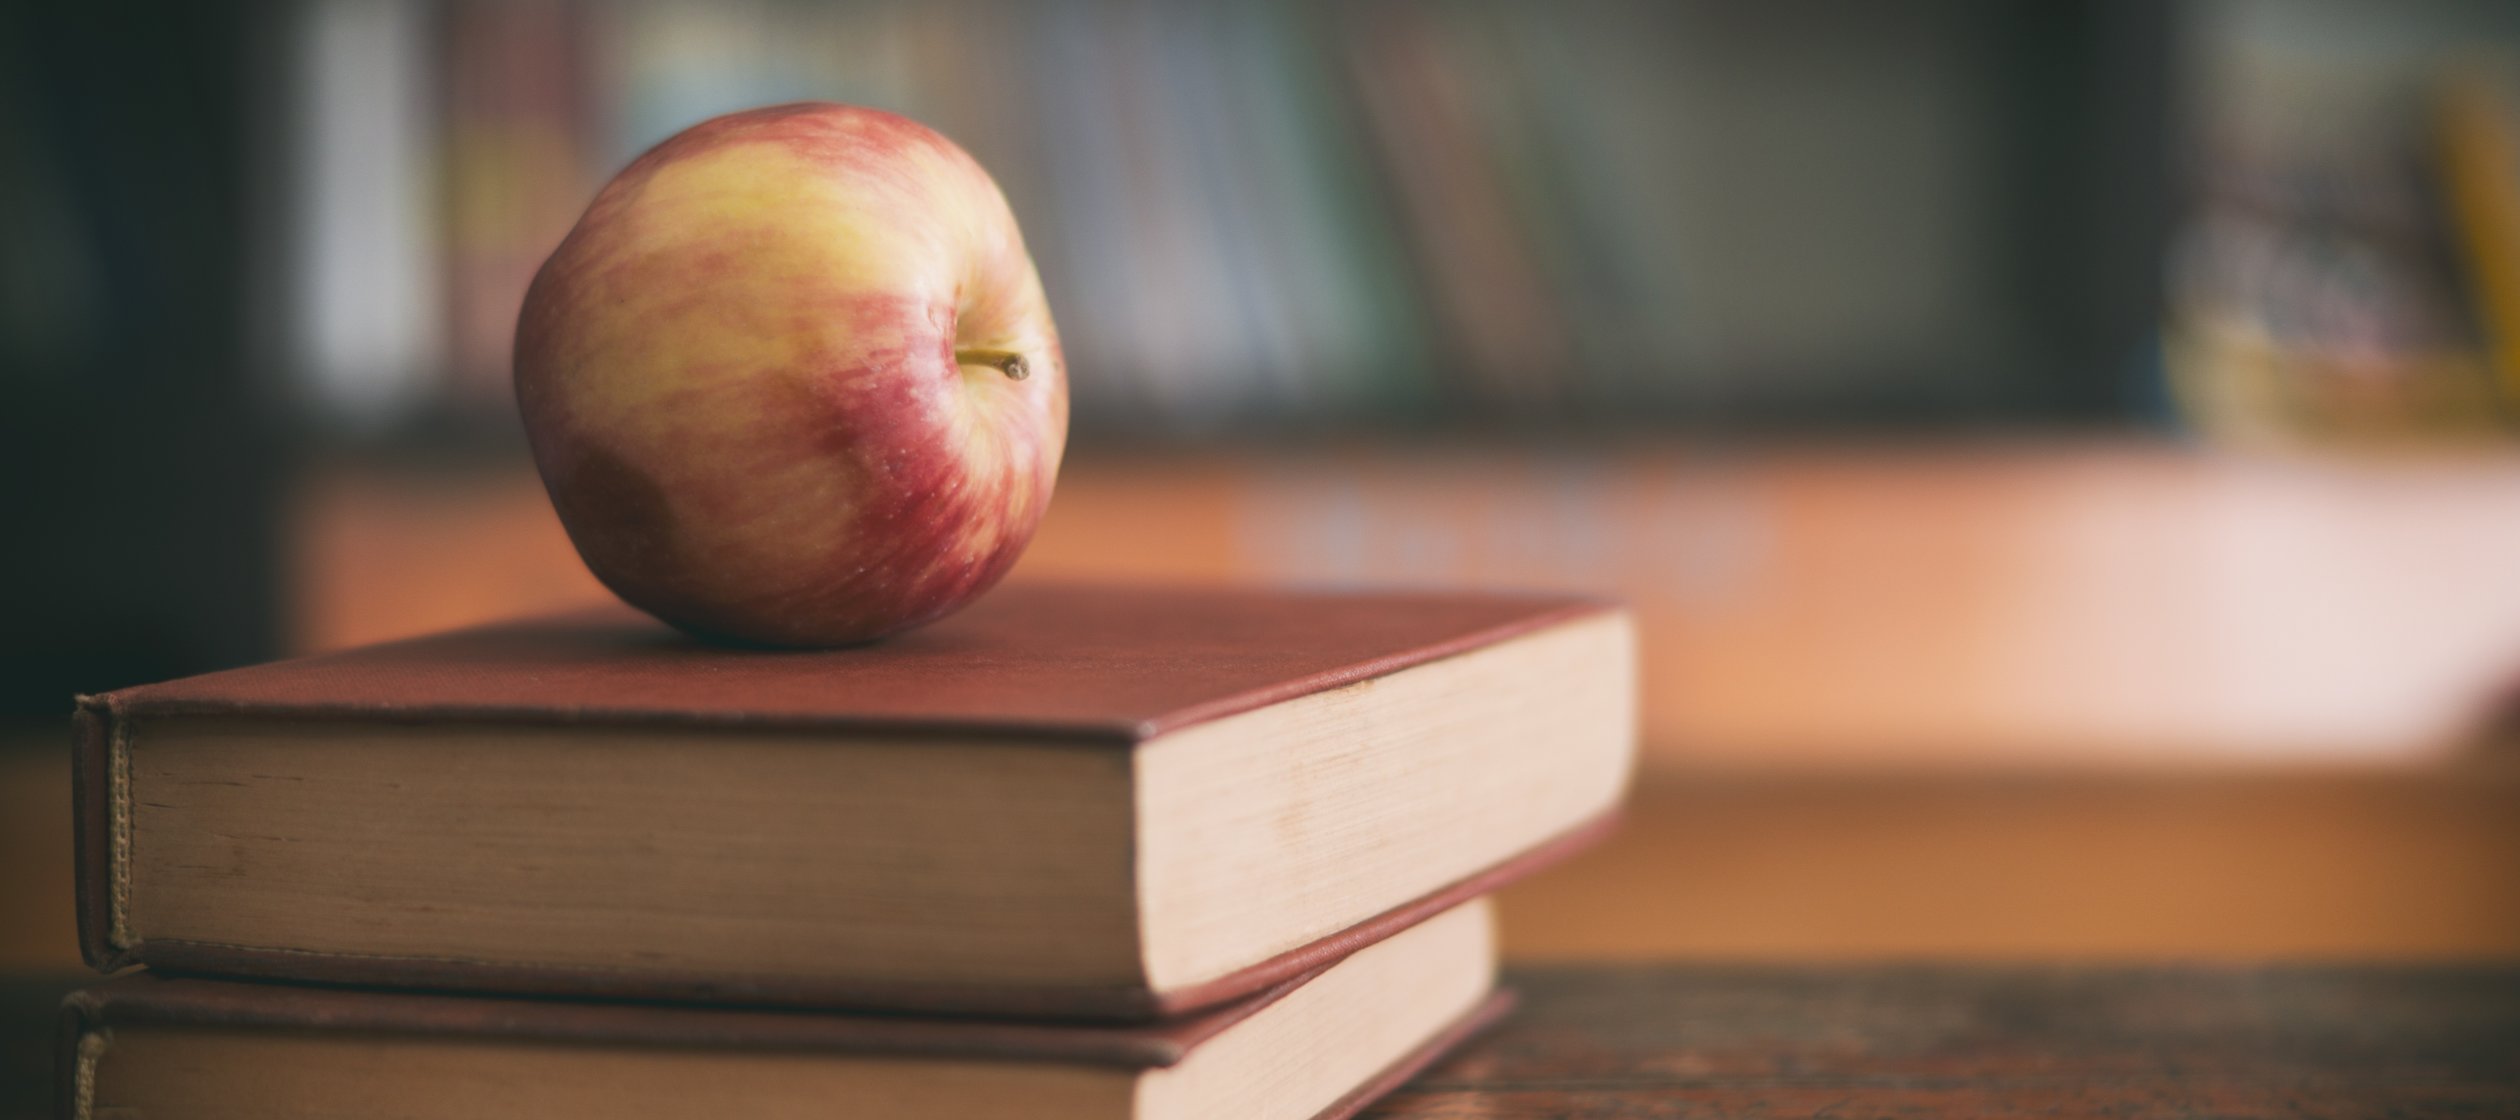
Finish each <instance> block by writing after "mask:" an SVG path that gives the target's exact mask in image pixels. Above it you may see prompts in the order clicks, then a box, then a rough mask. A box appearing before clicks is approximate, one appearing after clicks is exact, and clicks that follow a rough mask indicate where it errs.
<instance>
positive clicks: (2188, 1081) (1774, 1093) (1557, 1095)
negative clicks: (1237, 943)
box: [1367, 966, 2520, 1120]
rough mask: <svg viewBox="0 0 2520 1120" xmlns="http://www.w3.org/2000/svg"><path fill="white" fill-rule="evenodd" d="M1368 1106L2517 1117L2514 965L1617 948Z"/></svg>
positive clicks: (1425, 1111) (1658, 1113) (1531, 991)
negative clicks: (2164, 961)
mask: <svg viewBox="0 0 2520 1120" xmlns="http://www.w3.org/2000/svg"><path fill="white" fill-rule="evenodd" d="M1509 982H1510V983H1513V984H1514V985H1516V986H1517V987H1519V988H1521V989H1522V990H1523V993H1524V997H1525V1003H1524V1005H1523V1007H1522V1009H1521V1010H1520V1011H1519V1012H1518V1013H1516V1015H1515V1016H1514V1018H1512V1019H1510V1020H1508V1021H1507V1023H1506V1024H1505V1025H1504V1026H1502V1027H1500V1028H1498V1029H1497V1030H1496V1031H1495V1032H1494V1033H1492V1034H1490V1035H1488V1036H1487V1037H1486V1038H1484V1039H1482V1040H1480V1041H1478V1042H1475V1043H1473V1044H1472V1045H1471V1046H1470V1048H1469V1049H1467V1050H1465V1051H1463V1052H1462V1053H1461V1054H1460V1055H1458V1056H1456V1057H1455V1058H1453V1059H1452V1060H1450V1061H1448V1062H1445V1063H1444V1064H1442V1065H1441V1066H1438V1067H1437V1068H1436V1069H1434V1070H1431V1071H1429V1072H1428V1074H1427V1075H1426V1076H1424V1077H1421V1078H1419V1079H1418V1081H1417V1082H1415V1083H1414V1084H1411V1085H1410V1086H1408V1087H1406V1088H1404V1089H1402V1090H1401V1091H1400V1092H1398V1093H1397V1094H1394V1095H1393V1096H1392V1097H1390V1098H1388V1099H1387V1100H1385V1101H1384V1103H1383V1104H1382V1105H1381V1106H1379V1107H1377V1108H1375V1109H1374V1110H1372V1111H1371V1112H1369V1113H1367V1116H1368V1117H1370V1118H1374V1120H1399V1118H1402V1117H1407V1118H1410V1120H1435V1118H1443V1120H1468V1118H1470V1117H1480V1118H1483V1120H1506V1118H1513V1120H1524V1118H1528V1120H1540V1118H1544V1117H1546V1118H1551V1120H1595V1118H1600V1120H1606V1118H1609V1117H1620V1118H1635V1117H1679V1116H1689V1117H1699V1116H1706V1117H1791V1116H1842V1117H1861V1116H2020V1115H2036V1116H2110V1117H2151V1116H2164V1117H2167V1116H2200V1115H2204V1116H2215V1117H2260V1116H2265V1117H2274V1116H2286V1117H2292V1116H2338V1117H2343V1116H2520V967H2505V968H2495V969H2487V968H2271V969H2202V968H2199V969H2175V968H2127V969H2062V968H1945V967H1888V968H1885V967H1862V968H1807V967H1805V968H1794V967H1774V968H1748V969H1727V968H1709V967H1669V966H1655V967H1625V968H1583V969H1546V970H1526V971H1521V972H1518V973H1514V974H1512V975H1511V977H1510V980H1509Z"/></svg>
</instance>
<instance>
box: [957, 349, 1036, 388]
mask: <svg viewBox="0 0 2520 1120" xmlns="http://www.w3.org/2000/svg"><path fill="white" fill-rule="evenodd" d="M954 361H955V363H956V364H958V365H966V366H995V367H997V370H998V372H1000V373H1003V374H1005V375H1006V376H1007V379H1008V380H1011V381H1021V380H1023V379H1025V378H1027V377H1030V376H1032V364H1031V363H1029V362H1026V361H1025V360H1024V356H1023V355H1022V354H1018V353H1016V352H1015V351H1012V350H956V351H954Z"/></svg>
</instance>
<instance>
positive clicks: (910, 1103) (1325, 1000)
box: [61, 901, 1506, 1120]
mask: <svg viewBox="0 0 2520 1120" xmlns="http://www.w3.org/2000/svg"><path fill="white" fill-rule="evenodd" d="M1494 968H1495V956H1494V947H1493V944H1492V942H1491V940H1490V935H1489V927H1488V914H1487V909H1486V905H1485V903H1484V902H1481V901H1474V902H1472V903H1470V904H1468V905H1465V906H1462V907H1459V908H1457V909H1455V910H1452V911H1449V912H1447V913H1445V914H1442V915H1439V916H1437V917H1435V918H1432V919H1430V920H1428V921H1427V922H1425V923H1423V924H1421V925H1419V926H1416V927H1414V928H1412V929H1410V930H1407V931H1404V932H1402V933H1399V934H1395V935H1394V936H1392V937H1391V938H1390V939H1389V940H1386V941H1383V942H1381V943H1379V944H1376V945H1374V946H1371V947H1369V948H1367V949H1364V950H1362V951H1360V952H1358V953H1356V954H1355V955H1353V956H1351V957H1348V958H1347V959H1345V960H1343V961H1341V962H1339V963H1338V964H1336V965H1333V966H1331V967H1330V968H1328V969H1327V970H1325V971H1322V972H1320V973H1318V974H1315V975H1313V976H1311V977H1309V978H1304V979H1300V980H1298V981H1295V982H1290V983H1285V984H1279V985H1275V986H1272V987H1271V988H1269V989H1267V990H1264V991H1262V992H1259V993H1256V994H1254V995H1252V996H1248V997H1245V998H1243V999H1241V1000H1237V1001H1234V1002H1231V1003H1228V1004H1225V1005H1223V1006H1221V1007H1218V1008H1215V1009H1213V1010H1211V1011H1208V1012H1206V1013H1204V1014H1201V1015H1198V1016H1196V1017H1193V1018H1189V1019H1185V1020H1179V1021H1173V1022H1168V1023H1165V1024H1162V1025H1159V1026H1127V1025H1077V1024H1055V1025H1054V1024H1024V1023H1006V1022H991V1021H981V1020H938V1019H916V1018H905V1017H897V1016H896V1017H878V1016H851V1015H836V1014H829V1013H820V1012H800V1011H786V1012H782V1011H767V1010H759V1009H750V1010H737V1009H729V1008H714V1007H692V1006H681V1007H675V1006H665V1005H657V1004H636V1003H578V1002H567V1001H559V1000H548V999H518V998H504V999H503V998H495V997H482V996H459V995H439V994H433V993H415V992H383V991H362V990H355V989H337V988H317V987H299V986H295V985H286V984H273V983H262V984H239V983H231V982H226V981H219V980H201V979H188V978H177V979H164V978H160V977H158V976H156V975H154V974H149V973H142V974H139V975H136V976H131V977H126V978H123V979H119V980H114V981H110V982H107V983H105V984H103V985H101V986H98V987H96V988H92V989H89V990H87V991H84V992H80V993H76V994H74V995H72V996H71V997H70V999H69V1000H68V1001H67V1002H66V1004H65V1012H66V1013H65V1015H64V1034H65V1038H64V1042H63V1045H62V1048H61V1054H62V1064H63V1070H62V1077H63V1079H64V1084H63V1091H62V1093H61V1100H62V1102H63V1105H64V1106H65V1107H64V1109H63V1111H64V1113H65V1114H66V1116H67V1117H68V1120H98V1118H102V1117H107V1116H113V1117H131V1118H134V1120H168V1118H174V1117H186V1118H204V1120H207V1118H216V1117H239V1118H243V1117H252V1118H254V1120H292V1118H305V1120H316V1118H323V1120H338V1118H343V1117H357V1116H381V1115H392V1116H395V1117H404V1118H411V1120H420V1118H431V1117H444V1118H448V1120H455V1118H465V1120H469V1118H472V1117H480V1116H606V1117H621V1118H637V1117H687V1116H753V1117H779V1116H798V1117H803V1116H833V1115H845V1116H858V1117H882V1118H886V1120H892V1118H900V1120H911V1118H917V1117H939V1118H944V1117H951V1118H954V1120H963V1118H974V1120H987V1118H992V1117H1004V1118H1009V1120H1012V1118H1016V1117H1022V1118H1025V1120H1068V1118H1076V1120H1085V1118H1093V1120H1119V1118H1144V1120H1173V1118H1192V1117H1223V1116H1232V1117H1237V1118H1246V1120H1304V1118H1306V1117H1313V1118H1317V1120H1336V1118H1341V1117H1346V1116H1349V1115H1352V1114H1354V1113H1355V1112H1357V1111H1358V1110H1360V1109H1362V1108H1363V1107H1364V1106H1365V1105H1366V1104H1368V1103H1369V1102H1371V1101H1372V1100H1373V1099H1374V1098H1376V1097H1378V1096H1381V1095H1382V1094H1383V1093H1385V1092H1388V1091H1390V1090H1391V1089H1392V1088H1393V1087H1394V1086H1396V1085H1398V1084H1399V1083H1400V1082H1401V1081H1403V1080H1406V1079H1407V1078H1408V1077H1409V1076H1411V1075H1412V1074H1414V1073H1415V1072H1416V1071H1417V1070H1418V1069H1420V1068H1422V1067H1424V1066H1425V1065H1427V1064H1428V1063H1429V1062H1431V1061H1433V1060H1434V1059H1435V1058H1436V1057H1438V1056H1439V1055H1441V1054H1442V1053H1443V1052H1444V1051H1445V1050H1446V1049H1448V1048H1449V1047H1451V1046H1452V1045H1453V1044H1454V1043H1456V1042H1458V1041H1459V1040H1460V1039H1461V1038H1463V1037H1464V1036H1466V1035H1468V1034H1469V1033H1470V1032H1472V1031H1475V1030H1476V1029H1478V1028H1479V1027H1480V1026H1483V1025H1485V1024H1486V1023H1488V1022H1490V1021H1492V1020H1494V1019H1495V1018H1496V1017H1497V1016H1498V1015H1500V1014H1502V1013H1503V1011H1504V1004H1505V1002H1506V1000H1505V997H1503V996H1502V995H1500V994H1498V993H1496V992H1494V990H1493V989H1492V987H1491V984H1492V981H1493V976H1494Z"/></svg>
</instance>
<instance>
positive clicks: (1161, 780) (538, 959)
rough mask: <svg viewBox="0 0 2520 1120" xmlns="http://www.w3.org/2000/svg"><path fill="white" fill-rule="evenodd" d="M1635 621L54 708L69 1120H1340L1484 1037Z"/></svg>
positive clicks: (1459, 605) (1630, 669) (426, 657)
mask: <svg viewBox="0 0 2520 1120" xmlns="http://www.w3.org/2000/svg"><path fill="white" fill-rule="evenodd" d="M1634 680H1635V664H1634V644H1633V638H1632V631H1631V627H1630V624H1629V622H1628V620H1627V617H1626V615H1625V614H1624V613H1623V612H1622V611H1619V610H1617V609H1615V608H1613V607H1609V606H1605V605H1603V604H1600V603H1595V602H1589V601H1582V600H1574V599H1566V598H1552V597H1539V596H1520V597H1518V596H1497V595H1468V594H1335V593H1300V594H1299V593H1287V592H1276V591H1220V590H1148V589H1134V588H1132V589H1123V588H1102V587H1085V586H1050V585H1034V586H1017V587H1010V588H1005V589H1001V590H1000V591H998V592H996V593H994V594H992V595H990V596H989V597H987V598H985V599H984V600H982V601H981V602H980V603H978V604H976V605H975V606H973V607H972V608H971V609H969V610H967V611H965V612H963V613H962V614H960V615H957V616H955V617H953V618H951V619H948V620H946V621H945V622H942V623H939V624H937V625H934V626H931V627H929V628H927V629H924V630H920V631H917V632H915V633H912V634H909V635H906V636H903V637H899V638H896V639H892V640H888V641H885V642H883V643H880V644H877V645H873V646H868V647H861V648H856V649H845V650H834V651H822V652H805V653H798V652H775V651H751V650H735V649H726V648H711V647H704V646H701V645H698V644H695V643H693V642H690V641H688V640H686V639H683V638H681V637H679V636H677V635H675V634H673V633H672V632H671V631H668V630H666V629H664V628H662V627H661V626H659V625H657V624H655V623H653V622H650V621H648V620H646V619H644V618H642V617H640V616H637V615H635V614H631V613H629V612H628V611H626V610H616V611H597V612H591V613H585V614H580V615H572V616H565V617H561V618H555V619H543V620H534V621H525V622H517V623H510V624H503V625H496V626H490V627H485V628H480V629H475V630H468V631H460V632H455V633H450V634H444V635H438V636H433V637H426V638H419V639H414V640H410V641H404V642H397V643H392V644H388V645H382V646H376V647H371V648H367V649H361V650H353V651H349V652H344V653H337V654H330V655H324V656H318V657H312V658H307V659H304V660H298V661H291V662H284V663H280V664H275V665H267V666H260V667H255V668H249V669H242V670H236V671H232V672H226V673H217V674H212V675H209V676H204V677H196V678H192V679H189V680H182V681H175V682H171V683H167V684H159V685H150V686H145V687H140V688H134V689H128V690H125V691H121V692H115V693H110V694H106V695H102V696H95V697H89V698H85V699H83V700H82V701H81V703H80V706H79V711H78V716H77V726H78V737H79V756H78V757H79V763H78V770H77V786H78V790H77V796H78V798H79V851H80V855H79V859H80V865H81V866H80V892H81V893H80V904H79V906H80V926H81V937H82V940H83V942H84V944H85V947H86V952H87V954H88V956H89V958H90V960H91V962H92V963H94V964H95V965H97V966H98V967H100V968H103V969H108V970H111V969H120V968H124V967H126V966H130V965H135V964H136V965H145V966H147V967H146V969H145V971H142V972H139V973H137V974H134V975H132V976H128V977H124V978H119V979H116V980H112V981H109V982H106V983H104V984H101V985H99V986H97V987H95V988H92V989H89V990H88V991H85V992H82V993H79V994H77V995H75V996H73V997H72V998H71V1000H70V1002H69V1004H68V1009H69V1010H68V1013H67V1015H66V1016H65V1022H66V1024H67V1025H66V1030H67V1032H68V1033H67V1036H66V1039H65V1044H64V1047H63V1050H62V1053H63V1062H64V1067H65V1068H64V1071H63V1077H64V1078H65V1091H64V1093H63V1099H64V1101H65V1102H66V1104H67V1106H68V1108H69V1110H70V1112H71V1114H72V1115H74V1116H77V1117H81V1118H86V1117H105V1116H116V1117H123V1116H131V1117H159V1116H179V1115H180V1116H205V1115H217V1116H231V1115H232V1116H249V1115H250V1116H256V1117H299V1116H305V1117H314V1116H326V1117H337V1116H359V1115H394V1116H432V1117H435V1116H446V1117H455V1116H466V1117H470V1116H482V1115H491V1114H500V1115H581V1114H584V1115H605V1116H689V1115H704V1114H705V1115H802V1114H806V1113H808V1112H811V1113H812V1114H815V1115H827V1114H839V1115H848V1116H854V1117H892V1116H900V1117H949V1116H950V1117H996V1116H1004V1117H1015V1116H1022V1117H1069V1116H1075V1117H1086V1116H1093V1117H1118V1116H1144V1117H1171V1116H1235V1117H1283V1118H1286V1120H1304V1118H1307V1117H1338V1116H1345V1115H1348V1114H1351V1113H1353V1112H1355V1111H1356V1110H1358V1109H1361V1108H1362V1107H1364V1105H1365V1104H1366V1103H1368V1102H1369V1101H1371V1100H1372V1099H1373V1098H1374V1097H1376V1096H1378V1095H1379V1094H1381V1093H1382V1092H1384V1091H1386V1090H1388V1089H1390V1088H1391V1087H1393V1086H1394V1085H1396V1084H1398V1083H1399V1082H1400V1081H1402V1080H1404V1079H1406V1078H1407V1077H1408V1076H1409V1075H1410V1074H1411V1073H1413V1072H1414V1071H1416V1070H1417V1069H1419V1068H1421V1067H1423V1066H1424V1065H1425V1064H1426V1063H1428V1062H1431V1061H1433V1060H1434V1059H1435V1058H1436V1057H1437V1056H1439V1055H1440V1054H1442V1053H1443V1052H1444V1051H1445V1049H1446V1048H1447V1047H1449V1046H1451V1045H1453V1044H1454V1043H1455V1042H1457V1041H1459V1040H1460V1039H1462V1038H1463V1037H1465V1036H1466V1035H1467V1034H1469V1033H1470V1032H1472V1031H1475V1030H1477V1029H1478V1028H1479V1027H1480V1026H1481V1025H1483V1024H1485V1023H1487V1022H1489V1021H1492V1020H1493V1019H1494V1018H1495V1017H1496V1016H1498V1015H1500V1014H1502V1013H1503V1010H1504V1008H1505V1004H1506V1002H1507V997H1506V996H1505V995H1504V994H1503V993H1500V992H1499V991H1498V990H1497V989H1496V988H1495V986H1494V976H1495V949H1494V944H1493V938H1492V934H1491V931H1490V924H1489V923H1490V918H1489V913H1488V908H1487V903H1486V902H1485V900H1484V896H1485V895H1486V894H1487V893H1488V892H1489V891H1491V890H1492V889H1494V888H1495V887H1496V886H1498V885H1499V884H1501V883H1503V882H1506V881H1508V880H1510V879H1512V878H1514V877H1516V876H1518V875H1521V874H1524V873H1527V872H1528V871H1530V870H1532V869H1534V868H1536V867H1539V866H1541V865H1544V864H1546V863H1548V862H1550V861H1552V860H1554V859H1556V858H1559V857H1561V856H1563V855H1565V854H1567V853H1569V852H1571V851H1573V850H1575V849H1577V848H1580V847H1581V846H1582V845H1583V844H1584V843H1586V842H1587V841H1589V840H1591V839H1594V838H1596V837H1598V836H1599V835H1600V834H1601V833H1602V832H1603V831H1604V830H1605V829H1606V827H1607V826H1608V823H1609V821H1610V820H1611V818H1612V814H1613V813H1614V812H1615V809H1616V807H1617V804H1618V802H1619V800H1620V798H1621V796H1622V794H1623V791H1624V790H1625V788H1626V784H1627V780H1628V774H1629V770H1630V767H1631V765H1632V761H1633V750H1634V720H1635V716H1634V707H1635V705H1634V688H1635V685H1634Z"/></svg>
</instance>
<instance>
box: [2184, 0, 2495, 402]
mask: <svg viewBox="0 0 2520 1120" xmlns="http://www.w3.org/2000/svg"><path fill="white" fill-rule="evenodd" d="M2203 10H2204V11H2206V12H2208V13H2210V14H2209V16H2208V17H2207V18H2205V19H2203V20H2202V21H2201V23H2202V25H2203V33H2202V35H2201V36H2200V37H2201V38H2202V39H2204V40H2205V41H2206V42H2208V43H2209V44H2212V45H2214V47H2215V49H2213V50H2211V51H2210V52H2206V53H2207V55H2208V57H2210V58H2211V59H2212V60H2213V64H2212V65H2211V66H2210V67H2208V68H2207V69H2206V71H2205V73H2204V75H2203V78H2202V80H2201V81H2200V82H2199V86H2200V89H2199V91H2198V92H2199V99H2200V105H2199V107H2198V108H2199V112H2198V114H2197V117H2198V122H2199V132H2198V137H2197V139H2198V141H2199V143H2198V145H2197V148H2198V154H2199V160H2198V167H2197V171H2198V173H2199V177H2200V182H2199V184H2198V187H2199V189H2198V192H2197V198H2196V201H2195V204H2194V206H2193V209H2192V212H2191V213H2190V214H2189V216H2188V218H2187V220H2186V222H2185V223H2184V226H2183V228H2182V230H2181V232H2180V233H2179V234H2178V236H2177V237H2176V239H2175V240H2174V243H2173V246H2172V250H2171V260H2172V270H2173V277H2172V282H2171V303H2170V312H2169V322H2168V325H2167V328H2166V331H2165V357H2166V360H2167V366H2168V373H2169V376H2170V383H2171V388H2172V390H2173V392H2174V394H2175V395H2176V397H2177V398H2178V401H2179V404H2180V405H2181V407H2182V410H2183V411H2184V413H2185V415H2186V418H2187V419H2188V420H2189V421H2190V422H2191V423H2193V424H2194V425H2195V426H2196V427H2198V428H2199V429H2201V430H2202V431H2203V432H2205V433H2206V434H2207V435H2208V436H2210V437H2212V438H2215V439H2218V440H2222V441H2226V442H2230V443H2234V444H2238V445H2242V446H2303V445H2323V444H2344V445H2357V446H2373V445H2390V446H2405V445H2414V444H2426V443H2432V444H2440V443H2462V442H2464V443H2475V442H2480V441H2485V442H2492V441H2500V440H2507V439H2508V438H2509V437H2510V436H2511V435H2513V434H2514V433H2515V432H2520V53H2514V50H2513V47H2512V44H2514V43H2520V17H2513V16H2510V15H2507V14H2506V15H2499V16H2497V15H2493V14H2491V13H2489V12H2484V11H2482V10H2481V9H2480V8H2479V7H2478V6H2475V5H2457V4H2441V3H2434V4H2418V5H2412V6H2407V7H2404V8H2396V7H2392V8H2387V9H2378V8H2374V9H2352V8H2350V7H2339V6H2335V5H2310V6H2303V7H2293V6H2288V5H2282V4H2267V3H2255V4H2250V3H2232V4H2221V5H2213V6H2209V7H2208V8H2206V9H2203Z"/></svg>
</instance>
